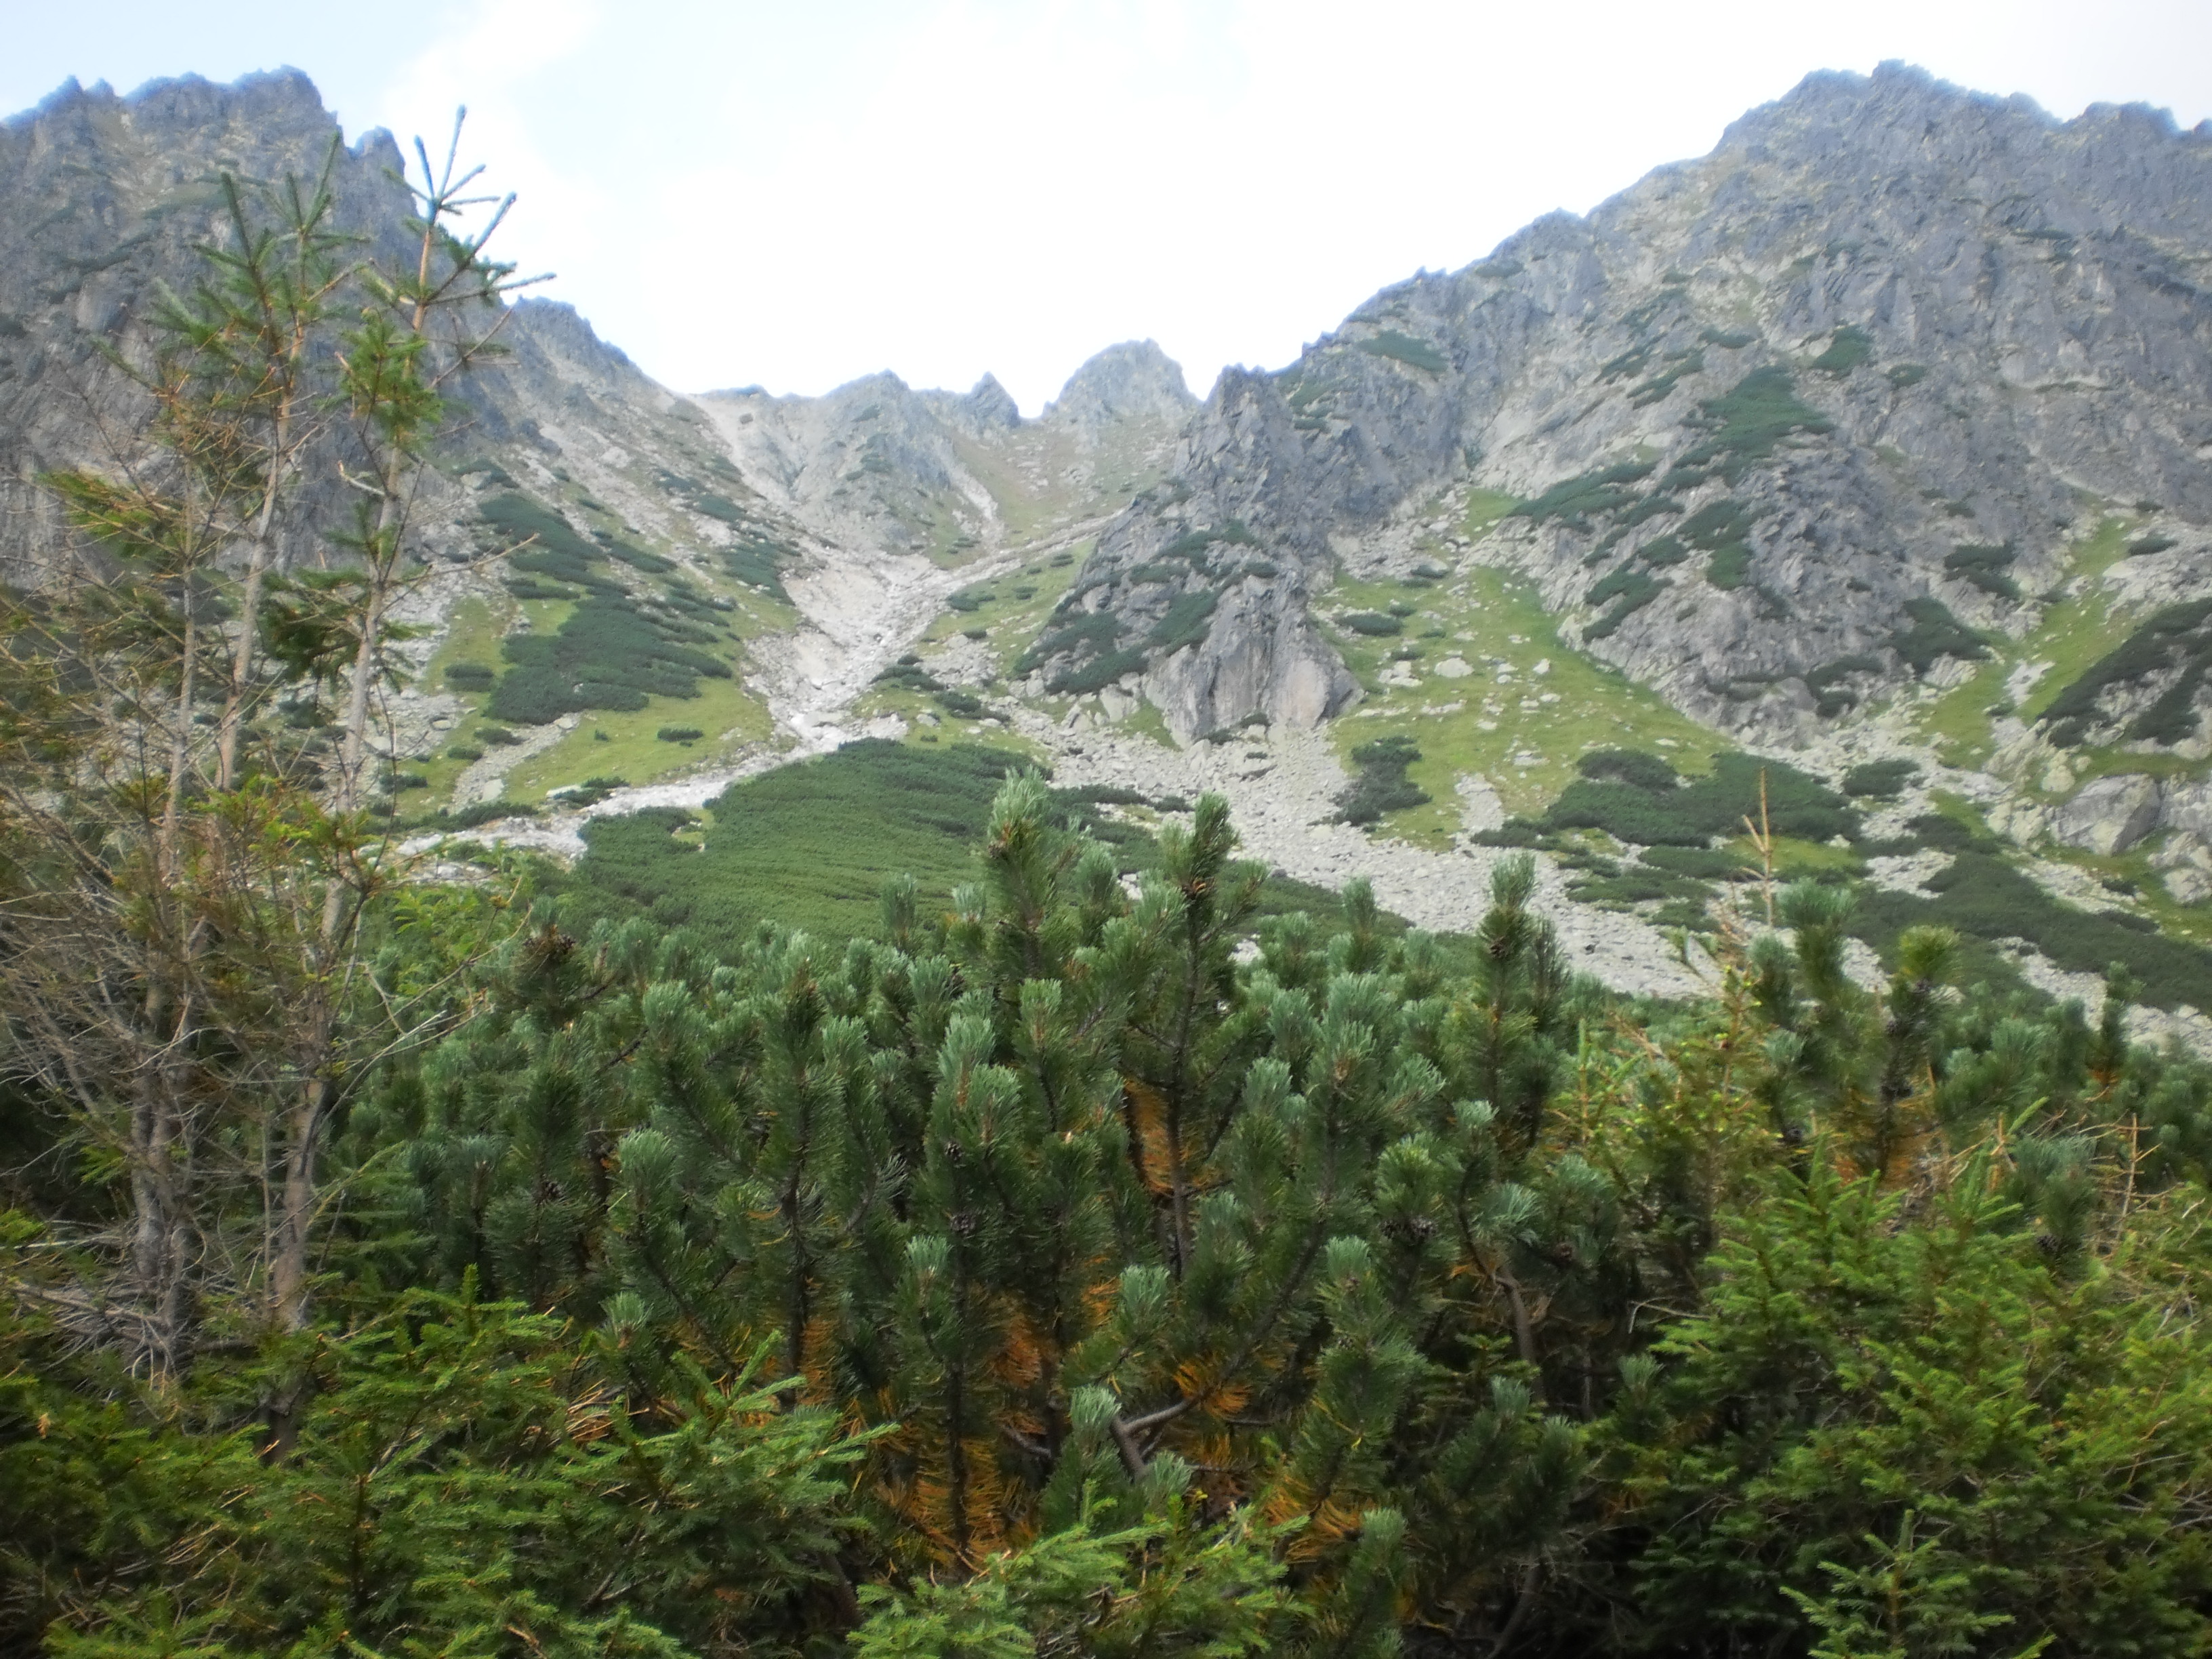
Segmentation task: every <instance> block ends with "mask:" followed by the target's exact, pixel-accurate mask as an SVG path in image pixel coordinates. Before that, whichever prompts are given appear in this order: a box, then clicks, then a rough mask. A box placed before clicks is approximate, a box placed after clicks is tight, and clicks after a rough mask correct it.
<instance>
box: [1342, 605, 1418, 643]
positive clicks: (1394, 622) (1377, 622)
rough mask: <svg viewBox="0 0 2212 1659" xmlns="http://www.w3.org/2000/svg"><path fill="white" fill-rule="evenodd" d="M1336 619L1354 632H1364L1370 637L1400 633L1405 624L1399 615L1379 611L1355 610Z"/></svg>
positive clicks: (1385, 637) (1376, 637) (1402, 631)
mask: <svg viewBox="0 0 2212 1659" xmlns="http://www.w3.org/2000/svg"><path fill="white" fill-rule="evenodd" d="M1337 620H1338V621H1339V622H1340V623H1343V624H1344V626H1345V627H1346V628H1348V629H1351V630H1352V632H1353V633H1355V634H1364V635H1368V636H1369V637H1370V638H1371V639H1387V638H1388V637H1389V636H1390V635H1393V634H1402V633H1404V632H1405V631H1406V624H1405V622H1404V620H1403V619H1402V618H1401V617H1393V616H1389V615H1388V614H1387V613H1385V612H1383V611H1353V612H1352V614H1351V615H1350V616H1348V617H1339V618H1337Z"/></svg>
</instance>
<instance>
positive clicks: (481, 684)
mask: <svg viewBox="0 0 2212 1659" xmlns="http://www.w3.org/2000/svg"><path fill="white" fill-rule="evenodd" d="M496 678H499V676H498V674H497V672H496V671H495V670H493V669H489V668H487V667H485V666H484V665H483V664H482V663H480V662H453V663H447V665H446V684H447V686H448V687H449V688H451V689H452V690H456V691H488V690H490V689H491V683H492V682H493V681H494V680H495V679H496Z"/></svg>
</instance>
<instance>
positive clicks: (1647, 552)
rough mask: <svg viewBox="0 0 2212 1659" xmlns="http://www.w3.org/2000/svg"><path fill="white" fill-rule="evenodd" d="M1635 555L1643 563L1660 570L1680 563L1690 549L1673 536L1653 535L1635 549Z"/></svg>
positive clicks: (1688, 554)
mask: <svg viewBox="0 0 2212 1659" xmlns="http://www.w3.org/2000/svg"><path fill="white" fill-rule="evenodd" d="M1636 556H1637V557H1638V558H1639V559H1641V560H1643V561H1644V563H1646V564H1648V565H1651V566H1653V567H1654V568H1657V569H1661V570H1664V569H1666V568H1668V566H1670V565H1677V564H1680V563H1681V562H1683V561H1684V560H1685V559H1686V558H1688V557H1689V556H1690V550H1689V549H1688V548H1686V547H1685V546H1683V545H1682V544H1681V542H1680V540H1679V539H1678V538H1675V537H1673V536H1654V537H1653V538H1651V539H1650V541H1648V542H1646V543H1644V545H1643V546H1642V547H1641V548H1639V549H1638V550H1637V554H1636Z"/></svg>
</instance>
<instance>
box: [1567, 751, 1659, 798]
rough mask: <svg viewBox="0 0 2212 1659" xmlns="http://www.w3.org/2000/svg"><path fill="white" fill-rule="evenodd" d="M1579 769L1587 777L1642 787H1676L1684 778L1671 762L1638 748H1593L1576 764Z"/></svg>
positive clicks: (1576, 768) (1657, 788)
mask: <svg viewBox="0 0 2212 1659" xmlns="http://www.w3.org/2000/svg"><path fill="white" fill-rule="evenodd" d="M1575 770H1576V771H1577V772H1579V773H1581V774H1582V775H1583V776H1584V777H1586V778H1597V779H1601V780H1603V779H1612V780H1613V781H1618V782H1620V783H1629V784H1633V785H1635V786H1636V787H1638V789H1652V790H1666V789H1673V788H1674V787H1677V786H1678V785H1679V784H1680V782H1681V781H1682V780H1681V777H1680V775H1679V774H1677V773H1676V772H1675V770H1674V767H1673V766H1672V765H1670V764H1669V763H1668V762H1667V761H1665V760H1663V759H1662V758H1661V757H1659V756H1657V755H1647V754H1644V752H1642V751H1641V750H1635V749H1593V750H1590V752H1589V754H1587V755H1584V756H1583V757H1582V758H1581V759H1580V760H1578V761H1577V762H1576V763H1575Z"/></svg>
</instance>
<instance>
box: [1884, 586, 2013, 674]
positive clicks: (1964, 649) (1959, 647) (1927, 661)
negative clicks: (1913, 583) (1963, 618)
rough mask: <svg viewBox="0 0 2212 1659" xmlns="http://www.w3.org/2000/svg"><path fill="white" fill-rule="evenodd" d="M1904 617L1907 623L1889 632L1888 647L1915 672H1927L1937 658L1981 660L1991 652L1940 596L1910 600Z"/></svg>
mask: <svg viewBox="0 0 2212 1659" xmlns="http://www.w3.org/2000/svg"><path fill="white" fill-rule="evenodd" d="M1905 621H1906V626H1905V627H1903V628H1900V629H1896V630H1895V631H1893V633H1892V634H1891V635H1890V636H1889V648H1890V649H1891V650H1893V651H1894V652H1896V653H1897V654H1898V656H1899V658H1900V659H1902V660H1903V661H1904V662H1905V664H1906V665H1908V666H1909V667H1911V670H1912V671H1913V672H1914V673H1915V674H1919V675H1925V674H1926V673H1927V672H1928V671H1929V669H1931V668H1933V667H1934V666H1935V665H1936V658H1938V657H1957V658H1959V659H1961V660H1962V661H1966V662H1979V661H1981V660H1982V659H1984V658H1986V657H1987V656H1988V655H1989V654H1990V647H1988V645H1987V644H1985V643H1984V641H1983V640H1982V637H1981V636H1980V635H1978V634H1976V633H1973V632H1972V631H1971V630H1970V629H1967V628H1966V626H1965V625H1964V624H1963V623H1960V620H1959V619H1958V618H1957V617H1954V616H1953V615H1952V614H1951V611H1950V607H1949V606H1948V605H1945V604H1944V603H1943V601H1942V600H1941V599H1925V598H1923V599H1907V600H1906V601H1905Z"/></svg>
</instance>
